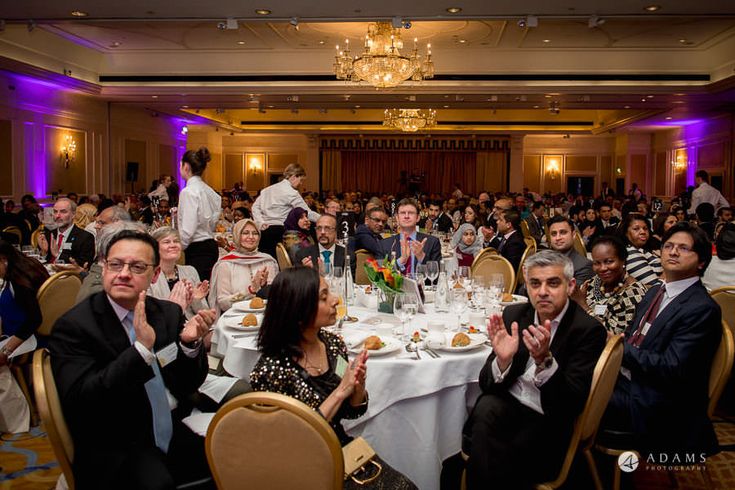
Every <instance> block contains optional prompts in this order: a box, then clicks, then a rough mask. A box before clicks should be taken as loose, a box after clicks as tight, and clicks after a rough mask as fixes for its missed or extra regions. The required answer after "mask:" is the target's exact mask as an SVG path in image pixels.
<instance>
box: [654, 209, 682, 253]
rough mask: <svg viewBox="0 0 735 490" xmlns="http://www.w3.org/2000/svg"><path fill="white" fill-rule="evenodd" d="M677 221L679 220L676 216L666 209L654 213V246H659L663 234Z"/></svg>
mask: <svg viewBox="0 0 735 490" xmlns="http://www.w3.org/2000/svg"><path fill="white" fill-rule="evenodd" d="M678 221H679V220H677V219H676V216H674V215H673V214H671V213H667V212H666V211H662V212H660V213H658V214H657V215H656V217H655V218H654V220H653V238H654V239H656V240H657V241H658V246H657V247H656V248H659V247H660V245H661V239H662V238H663V237H664V234H666V232H667V231H669V228H671V227H672V226H674V225H675V224H676V223H678Z"/></svg>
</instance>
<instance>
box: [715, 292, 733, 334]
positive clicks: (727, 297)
mask: <svg viewBox="0 0 735 490" xmlns="http://www.w3.org/2000/svg"><path fill="white" fill-rule="evenodd" d="M709 294H710V296H712V299H713V300H715V301H716V302H717V304H718V305H720V309H721V310H722V319H723V320H724V321H725V322H727V325H728V326H729V327H730V329H735V286H725V287H721V288H718V289H715V290H713V291H712V292H711V293H709Z"/></svg>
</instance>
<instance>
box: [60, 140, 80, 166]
mask: <svg viewBox="0 0 735 490" xmlns="http://www.w3.org/2000/svg"><path fill="white" fill-rule="evenodd" d="M76 156H77V143H76V141H74V138H72V136H71V135H70V134H67V135H66V136H64V146H62V147H61V159H62V160H63V162H64V168H69V163H70V162H73V161H74V159H75V158H76Z"/></svg>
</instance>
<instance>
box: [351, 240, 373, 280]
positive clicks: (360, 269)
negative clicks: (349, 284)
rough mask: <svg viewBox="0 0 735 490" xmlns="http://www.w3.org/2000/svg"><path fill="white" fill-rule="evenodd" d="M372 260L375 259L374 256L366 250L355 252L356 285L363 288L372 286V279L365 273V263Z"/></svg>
mask: <svg viewBox="0 0 735 490" xmlns="http://www.w3.org/2000/svg"><path fill="white" fill-rule="evenodd" d="M372 258H374V257H373V255H372V254H371V253H370V252H368V251H367V250H365V249H364V248H361V249H360V250H355V284H359V285H361V286H364V285H366V284H370V278H368V275H367V273H366V272H365V261H366V260H367V259H372Z"/></svg>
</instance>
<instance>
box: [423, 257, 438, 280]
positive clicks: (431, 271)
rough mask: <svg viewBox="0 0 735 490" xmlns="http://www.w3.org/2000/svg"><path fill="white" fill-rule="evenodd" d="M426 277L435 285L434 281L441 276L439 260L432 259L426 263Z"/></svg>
mask: <svg viewBox="0 0 735 490" xmlns="http://www.w3.org/2000/svg"><path fill="white" fill-rule="evenodd" d="M426 277H428V278H429V280H430V281H431V284H432V286H433V285H434V282H435V281H436V280H437V279H438V278H439V262H437V261H436V260H430V261H428V262H427V263H426Z"/></svg>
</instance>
